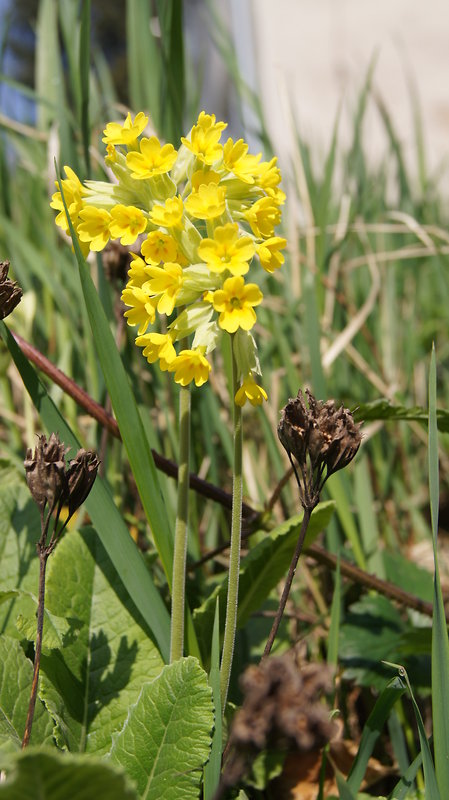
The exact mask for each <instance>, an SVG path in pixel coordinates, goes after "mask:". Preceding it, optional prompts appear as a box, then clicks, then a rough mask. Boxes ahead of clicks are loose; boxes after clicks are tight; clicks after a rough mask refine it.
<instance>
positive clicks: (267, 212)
mask: <svg viewBox="0 0 449 800" xmlns="http://www.w3.org/2000/svg"><path fill="white" fill-rule="evenodd" d="M244 216H245V218H246V219H247V220H248V222H249V224H250V225H251V230H252V232H253V233H254V235H255V236H260V237H261V238H263V239H268V238H269V237H270V236H272V235H273V233H274V228H275V226H276V225H278V224H279V222H280V221H281V211H280V209H279V207H278V206H277V204H276V203H275V202H274V200H273V199H272V198H271V197H261V198H260V200H256V202H255V203H254V204H253V205H252V206H250V208H248V210H247V211H245V214H244Z"/></svg>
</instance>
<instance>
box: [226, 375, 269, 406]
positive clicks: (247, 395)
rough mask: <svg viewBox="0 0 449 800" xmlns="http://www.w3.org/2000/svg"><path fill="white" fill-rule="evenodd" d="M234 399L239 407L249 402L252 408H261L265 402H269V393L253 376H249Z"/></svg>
mask: <svg viewBox="0 0 449 800" xmlns="http://www.w3.org/2000/svg"><path fill="white" fill-rule="evenodd" d="M234 399H235V402H236V405H238V406H244V405H245V403H246V401H247V400H249V402H250V403H251V405H252V406H260V405H262V402H263V401H264V400H267V393H266V391H265V389H262V387H261V386H259V385H258V384H257V383H256V381H255V380H254V378H253V376H252V375H248V376H247V377H246V378H245V380H244V381H243V383H242V385H241V387H240V389H237V392H236V394H235V398H234Z"/></svg>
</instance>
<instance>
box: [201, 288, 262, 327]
mask: <svg viewBox="0 0 449 800" xmlns="http://www.w3.org/2000/svg"><path fill="white" fill-rule="evenodd" d="M262 300H263V294H262V292H261V291H260V289H259V287H258V286H257V285H256V284H255V283H246V284H245V281H244V280H243V278H242V277H240V276H237V277H235V278H227V279H226V280H225V282H224V284H223V288H222V289H217V290H216V291H215V292H214V293H213V296H212V303H213V306H214V309H215V311H218V312H219V313H220V316H219V318H218V324H219V326H220V328H222V329H223V330H224V331H228V333H235V332H236V330H237V329H238V328H242V329H243V330H244V331H249V330H251V328H252V327H253V325H254V323H255V322H256V312H255V311H254V308H253V306H258V305H259V303H261V302H262Z"/></svg>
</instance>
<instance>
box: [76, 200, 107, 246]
mask: <svg viewBox="0 0 449 800" xmlns="http://www.w3.org/2000/svg"><path fill="white" fill-rule="evenodd" d="M80 219H81V220H82V222H81V223H80V225H78V230H77V232H78V236H79V238H80V239H81V241H82V242H89V247H90V249H91V250H95V251H97V252H98V251H99V250H103V249H104V248H105V247H106V245H107V243H108V241H109V238H110V237H109V224H110V222H111V215H110V213H109V211H106V209H104V208H96V207H95V206H85V207H84V208H83V209H82V210H81V211H80Z"/></svg>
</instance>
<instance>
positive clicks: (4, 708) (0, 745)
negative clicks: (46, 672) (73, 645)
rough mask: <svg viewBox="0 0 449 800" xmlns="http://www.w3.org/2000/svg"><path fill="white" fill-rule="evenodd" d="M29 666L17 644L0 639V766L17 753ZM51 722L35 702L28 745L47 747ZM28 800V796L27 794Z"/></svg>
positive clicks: (27, 697) (26, 701)
mask: <svg viewBox="0 0 449 800" xmlns="http://www.w3.org/2000/svg"><path fill="white" fill-rule="evenodd" d="M32 680H33V665H32V663H31V661H30V660H29V659H28V658H27V657H26V656H25V653H24V652H23V650H22V648H21V646H20V644H19V642H17V641H16V640H15V639H10V638H9V637H8V636H3V637H2V638H1V639H0V767H1V768H5V767H7V766H8V765H9V764H10V762H11V753H13V752H15V751H18V750H20V747H21V743H22V737H23V732H24V730H25V722H26V717H27V712H28V704H29V701H30V691H31V681H32ZM52 732H53V720H52V719H51V717H50V715H49V713H48V711H47V710H46V708H45V707H44V706H43V704H42V703H41V701H40V700H39V699H38V700H37V702H36V709H35V712H34V722H33V729H32V731H31V740H30V744H31V745H33V744H51V743H52V741H53V736H52ZM30 797H31V795H30Z"/></svg>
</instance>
